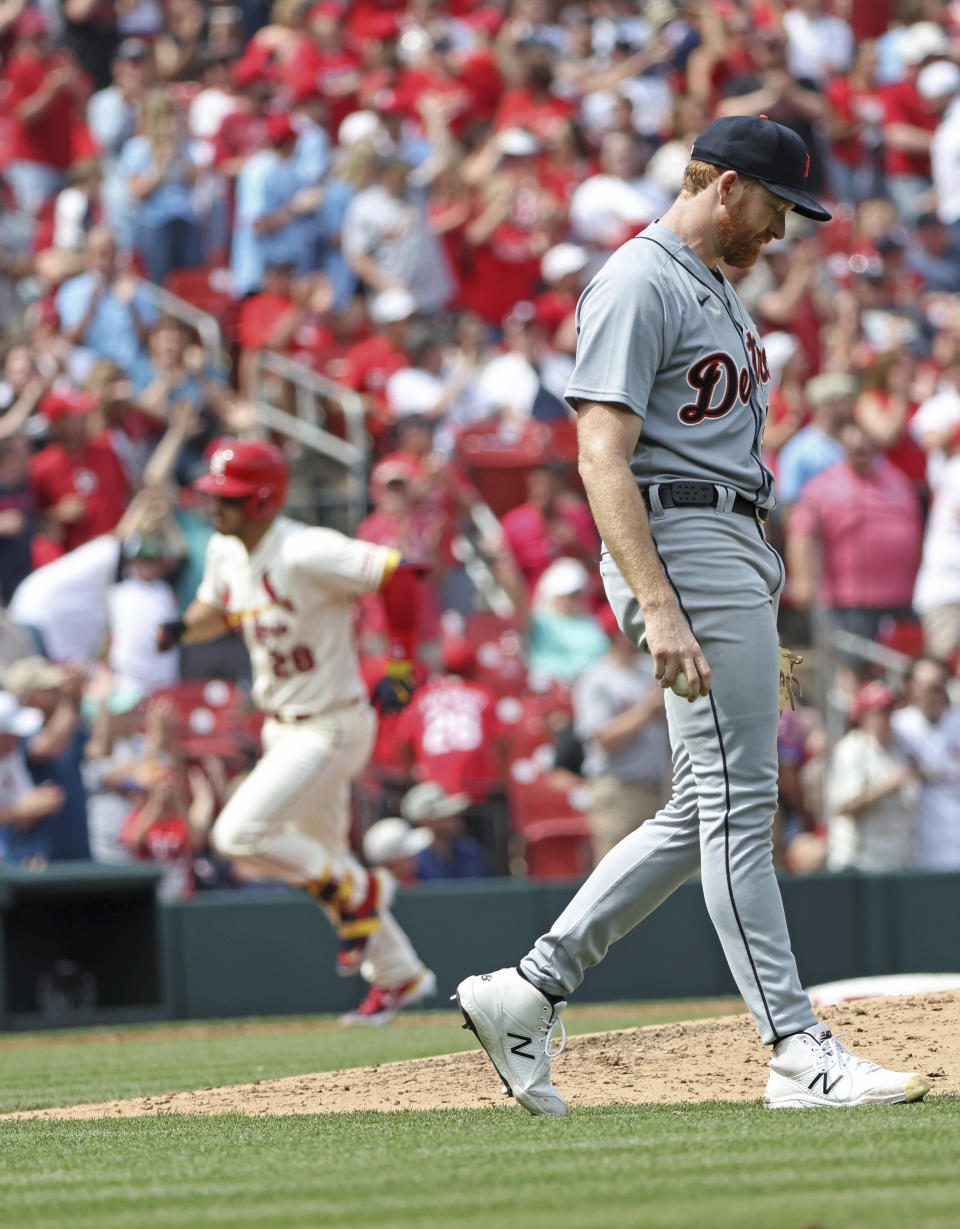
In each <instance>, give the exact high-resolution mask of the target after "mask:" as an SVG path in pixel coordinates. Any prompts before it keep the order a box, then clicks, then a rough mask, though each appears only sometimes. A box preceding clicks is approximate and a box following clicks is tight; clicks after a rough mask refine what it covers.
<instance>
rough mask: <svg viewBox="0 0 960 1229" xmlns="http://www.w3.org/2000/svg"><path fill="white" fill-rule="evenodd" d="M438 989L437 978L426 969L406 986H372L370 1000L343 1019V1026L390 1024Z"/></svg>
mask: <svg viewBox="0 0 960 1229" xmlns="http://www.w3.org/2000/svg"><path fill="white" fill-rule="evenodd" d="M436 990H437V979H436V977H435V976H434V974H433V973H432V972H431V970H430V969H424V970H423V971H422V972H421V973H418V974H417V975H416V977H414V978H412V979H411V980H410V981H408V982H404V984H403V985H402V986H391V987H387V986H371V987H370V989H369V990H368V991H367V997H366V998H365V999H364V1000H363V1002H362V1003H361V1004H360V1005H359V1007H355V1008H354V1009H353V1011H348V1012H347V1013H346V1015H343V1016H341V1017H340V1023H341V1024H366V1025H374V1026H378V1025H381V1024H389V1023H390V1021H391V1020H392V1019H393V1017H394V1016H395V1015H396V1014H397V1012H398V1011H402V1010H403V1008H404V1007H412V1006H413V1005H414V1004H415V1003H422V1002H423V1000H424V999H428V998H430V996H431V995H433V994H435V993H436Z"/></svg>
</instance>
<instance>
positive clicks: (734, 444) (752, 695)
mask: <svg viewBox="0 0 960 1229" xmlns="http://www.w3.org/2000/svg"><path fill="white" fill-rule="evenodd" d="M577 325H578V331H579V341H578V347H577V364H576V368H575V370H574V372H573V375H572V376H571V380H570V384H569V387H568V389H567V397H568V399H569V400H570V402H571V404H574V405H576V403H577V402H578V401H580V400H589V401H601V402H615V403H619V404H621V405H624V406H626V407H628V408H629V409H631V410H632V411H633V412H634V413H635V414H638V415H640V417H641V418H642V419H643V430H642V433H641V436H640V439H639V442H638V445H637V448H636V451H635V452H634V455H633V458H632V460H631V469H632V471H633V473H634V475H635V477H636V479H637V482H638V484H639V485H640V486H641V487H642V488H644V489H645V491H646V493H647V500H648V504H649V508H650V529H651V533H652V535H653V540H654V542H655V544H656V548H657V551H658V553H659V556H660V559H661V562H662V563H663V567H664V570H665V571H666V574H667V577H668V579H669V581H670V583H671V585H672V586H673V588H674V590H675V592H676V594H677V597H678V600H679V602H680V605H681V608H682V610H683V611H684V613H685V614H686V616H687V618H688V619H689V621H690V624H691V626H692V629H693V632H694V634H695V635H696V637H697V640H698V641H699V643H700V645H701V647H702V649H703V652H704V655H705V656H706V659H707V661H708V662H709V663H710V667H711V670H712V674H713V685H712V688H711V691H710V694H709V695H708V696H707V697H701V698H700V699H698V700H696V701H694V702H693V703H692V704H691V703H689V702H688V701H687V700H684V699H680V698H679V697H677V696H675V695H674V694H673V693H672V692H667V695H666V706H667V722H668V727H669V730H670V741H671V747H672V751H673V766H674V789H673V796H672V798H671V800H670V802H669V803H668V804H667V806H666V807H664V808H663V809H662V810H661V811H660V812H659V814H657V815H656V816H655V817H654V818H652V819H649V820H647V822H646V823H644V824H643V825H642V826H641V827H640V828H638V829H637V830H636V831H635V832H633V833H631V834H630V835H629V836H628V837H626V838H625V839H624V840H623V841H621V842H620V844H619V845H617V846H616V848H614V849H613V850H611V852H610V853H609V854H607V856H606V857H605V858H604V859H603V860H602V861H601V862H600V864H599V865H598V866H597V868H596V870H595V871H594V872H593V874H592V875H591V876H590V878H589V879H588V880H587V882H586V883H585V884H584V885H583V887H582V888H581V889H580V891H579V892H578V893H577V894H576V896H575V897H574V898H573V900H572V901H571V902H570V904H569V905H568V906H567V908H566V909H565V910H564V912H563V913H562V914H561V916H560V917H559V918H558V920H557V921H556V923H555V924H554V926H553V928H552V929H551V930H550V932H549V933H548V934H546V935H544V936H542V937H541V938H540V939H539V940H538V941H537V943H536V944H535V945H534V947H533V949H532V951H531V952H530V953H529V954H528V955H527V956H526V957H524V959H523V960H522V961H521V965H520V967H521V969H522V971H523V973H524V975H525V976H527V977H528V979H529V980H530V981H531V982H532V983H533V984H534V985H536V986H538V987H540V988H541V989H543V990H544V991H546V992H547V993H550V994H553V995H558V996H562V997H566V996H567V995H568V994H569V993H570V992H571V991H572V990H574V989H575V988H576V986H578V985H579V984H580V982H581V980H582V979H583V975H584V972H585V970H586V969H587V968H589V967H590V966H591V965H594V964H596V963H597V962H598V961H600V960H601V959H602V958H603V956H604V954H605V953H606V951H607V948H608V947H609V945H610V944H611V943H612V942H614V941H615V940H617V939H619V938H621V937H622V936H623V935H624V934H626V933H627V931H629V930H630V929H632V927H634V926H635V925H636V924H637V923H638V922H639V921H641V920H642V919H643V918H644V917H646V915H647V914H648V913H650V912H651V911H652V910H653V909H655V908H656V907H657V905H659V904H660V903H661V902H662V901H663V900H665V899H666V897H667V896H668V895H669V894H670V893H671V892H672V891H673V890H674V889H675V888H676V887H677V886H678V885H679V884H681V883H682V882H683V881H684V880H685V879H687V878H688V877H689V876H690V875H691V874H692V873H693V872H694V871H695V870H696V869H697V868H698V866H699V867H700V869H701V875H702V880H703V891H704V897H705V900H706V903H707V908H708V910H709V912H710V917H711V919H712V921H713V924H714V926H715V927H716V930H717V934H718V936H719V938H720V941H721V943H722V945H723V950H724V953H725V955H726V958H727V961H728V963H729V965H730V969H731V972H732V973H733V976H734V978H735V979H736V982H737V985H738V987H739V989H740V992H741V994H742V995H743V997H744V1000H745V1001H746V1003H747V1006H748V1007H749V1008H750V1011H751V1012H752V1014H753V1017H754V1020H755V1021H756V1024H757V1028H758V1030H759V1031H760V1034H761V1036H762V1038H763V1040H764V1041H765V1042H767V1043H773V1042H776V1041H777V1040H778V1039H779V1038H781V1037H785V1036H787V1035H789V1034H791V1033H797V1032H800V1031H801V1030H803V1029H806V1028H809V1027H810V1026H812V1025H814V1024H816V1017H815V1016H814V1014H813V1009H812V1008H811V1005H810V1000H809V998H808V997H807V995H806V994H805V993H804V991H803V988H802V987H801V985H800V981H799V978H798V976H797V970H796V963H795V961H794V957H793V953H792V951H791V948H790V940H789V937H788V934H787V927H786V922H785V919H784V913H783V904H782V901H781V897H780V890H779V887H778V885H777V881H776V877H775V875H774V870H773V857H772V849H773V845H772V841H771V827H772V823H773V817H774V813H775V810H776V805H777V747H776V731H777V718H778V713H779V664H778V639H777V629H776V604H777V600H778V597H779V594H780V591H781V589H782V587H783V580H784V572H783V565H782V563H781V560H780V558H779V556H778V555H777V553H776V551H774V550H773V548H772V547H770V546H769V545H768V544H767V542H766V539H765V537H764V533H763V526H762V524H761V522H760V520H759V519H758V518H757V517H756V516H752V515H751V516H746V515H743V508H744V501H747V503H749V504H751V505H756V506H757V507H761V508H766V507H770V506H771V505H772V504H773V496H772V487H773V476H772V474H771V473H770V471H769V470H768V469H767V468H766V467H765V466H764V464H763V461H762V459H761V455H760V447H761V439H762V435H763V424H764V420H765V417H766V402H767V393H766V385H767V383H768V381H769V373H768V371H767V364H766V358H765V355H764V352H763V349H762V347H761V346H760V343H759V340H758V338H757V329H756V326H755V325H754V323H753V322H752V321H751V319H750V317H749V316H748V315H747V313H746V311H745V310H744V308H743V305H742V304H741V302H740V300H739V299H738V298H737V296H736V294H735V293H734V291H733V289H732V287H731V286H730V284H729V283H728V282H727V281H726V279H725V278H723V277H722V276H720V275H719V274H717V273H715V272H714V271H712V270H711V269H709V268H707V266H706V265H705V264H703V262H702V261H701V260H700V259H699V258H698V257H697V256H695V255H694V253H693V252H692V251H691V249H690V248H689V247H688V246H687V245H686V244H685V243H684V242H683V241H682V240H681V239H679V238H678V237H677V236H676V235H675V234H673V232H672V231H670V230H668V229H666V228H665V227H663V226H660V225H658V224H654V225H652V226H649V227H648V228H647V229H646V230H645V231H644V232H643V234H641V235H639V236H637V237H636V238H634V239H631V240H630V241H629V242H628V243H626V244H624V245H623V247H621V248H620V249H619V250H618V251H616V252H615V253H614V254H613V255H612V256H611V257H610V259H609V260H608V261H607V263H606V264H605V265H604V267H603V268H602V269H601V270H600V272H599V273H598V274H597V276H596V277H595V278H594V279H593V281H592V282H591V283H590V285H589V286H588V287H587V289H586V291H585V292H584V294H583V296H582V298H581V300H580V304H579V306H578V309H577ZM677 481H682V482H686V483H688V484H689V483H696V484H700V486H699V492H698V493H699V495H701V496H702V495H703V491H704V486H703V484H712V485H713V491H710V492H709V493H710V495H711V496H712V498H713V499H714V500H715V501H716V502H715V504H714V505H713V506H686V505H684V506H670V501H669V500H668V498H667V496H668V495H669V494H673V493H674V492H677V493H678V495H679V496H680V498H678V499H677V500H676V503H677V504H680V503H681V500H682V499H683V498H686V497H687V496H689V495H690V494H691V489H690V488H689V487H688V488H687V489H686V490H680V489H678V488H670V490H669V491H667V490H666V489H665V491H664V492H663V495H662V497H661V492H660V490H659V489H658V484H667V483H676V482H677ZM707 490H708V491H709V488H707ZM735 501H736V506H735ZM665 502H667V506H666V507H664V503H665ZM600 572H601V576H602V578H603V582H604V586H605V589H606V592H607V597H608V599H609V601H610V604H611V606H612V608H613V610H614V612H615V614H616V616H617V619H618V621H619V623H620V626H621V627H622V628H623V630H624V631H625V633H626V634H627V635H628V636H629V637H630V638H631V639H632V640H633V641H634V643H636V644H642V643H643V637H644V626H643V614H642V611H641V609H640V606H639V603H638V602H637V599H636V597H635V596H634V595H633V593H632V592H631V591H630V589H629V588H628V586H627V584H626V583H625V581H624V580H623V577H622V576H621V574H620V572H619V569H618V568H617V566H616V564H615V563H614V561H613V560H612V559H611V557H610V556H609V554H608V553H607V552H606V550H605V551H604V553H603V556H602V558H601V562H600Z"/></svg>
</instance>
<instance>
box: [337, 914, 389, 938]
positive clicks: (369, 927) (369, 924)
mask: <svg viewBox="0 0 960 1229" xmlns="http://www.w3.org/2000/svg"><path fill="white" fill-rule="evenodd" d="M380 926H381V922H380V919H379V918H378V917H363V918H357V919H356V920H354V921H351V922H341V923H340V926H339V927H338V928H337V934H338V935H339V936H340V938H341V939H366V938H367V937H368V936H369V935H374V934H376V933H377V931H378V930H379V929H380Z"/></svg>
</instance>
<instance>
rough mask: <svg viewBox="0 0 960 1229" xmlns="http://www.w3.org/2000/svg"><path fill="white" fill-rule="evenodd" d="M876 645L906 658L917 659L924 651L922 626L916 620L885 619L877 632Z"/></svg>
mask: <svg viewBox="0 0 960 1229" xmlns="http://www.w3.org/2000/svg"><path fill="white" fill-rule="evenodd" d="M877 644H882V645H883V646H884V648H887V649H893V650H894V652H895V653H905V654H906V656H907V657H919V655H920V654H921V653H922V652H923V649H924V642H923V625H922V624H921V623H919V622H918V621H917V620H916V619H885V620H884V621H883V622H882V623H881V624H880V627H879V630H878V631H877Z"/></svg>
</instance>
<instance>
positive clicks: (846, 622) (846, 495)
mask: <svg viewBox="0 0 960 1229" xmlns="http://www.w3.org/2000/svg"><path fill="white" fill-rule="evenodd" d="M840 440H841V443H842V444H843V448H844V452H845V459H844V460H843V461H841V462H840V463H839V464H837V465H833V466H830V468H828V469H825V470H823V471H822V473H820V474H818V475H817V477H816V478H812V479H811V480H810V481H809V482H808V483H807V485H806V486H805V487H804V490H803V493H802V494H801V496H800V499H799V501H798V503H797V504H796V506H795V508H794V509H793V512H792V514H791V516H790V521H789V524H788V526H787V569H788V573H789V576H790V580H791V597H792V599H793V602H794V604H795V605H796V606H799V607H810V606H812V605H813V604H814V603H815V602H817V603H819V605H820V606H821V607H822V608H823V610H825V611H826V612H827V613H828V615H829V618H830V622H831V625H832V626H834V627H837V628H841V629H843V630H845V631H849V632H853V633H855V634H856V635H859V636H866V637H867V638H868V639H871V640H872V639H873V638H874V637H875V636H876V634H877V631H878V629H879V627H880V624H881V622H882V621H883V620H884V619H886V618H894V619H897V618H907V617H910V615H911V614H912V611H911V608H910V600H911V598H912V596H913V582H914V577H915V576H916V574H917V566H918V564H919V562H920V548H921V543H922V540H923V522H922V519H921V516H920V506H919V503H918V501H917V497H916V495H915V494H914V492H913V489H912V488H911V486H910V483H909V481H908V479H907V478H905V477H904V476H903V474H901V473H900V471H899V470H897V469H894V467H893V466H892V465H890V464H889V463H888V462H887V461H886V460H884V458H883V457H882V456H878V455H877V452H876V450H875V448H874V446H873V445H872V443H871V442H870V439H869V437H868V436H867V434H866V432H865V431H864V430H863V428H862V427H860V426H858V425H857V424H856V423H853V422H850V423H847V424H846V426H845V427H843V429H842V431H841V433H840ZM878 560H882V561H883V566H882V567H881V566H878ZM818 576H819V580H818Z"/></svg>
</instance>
